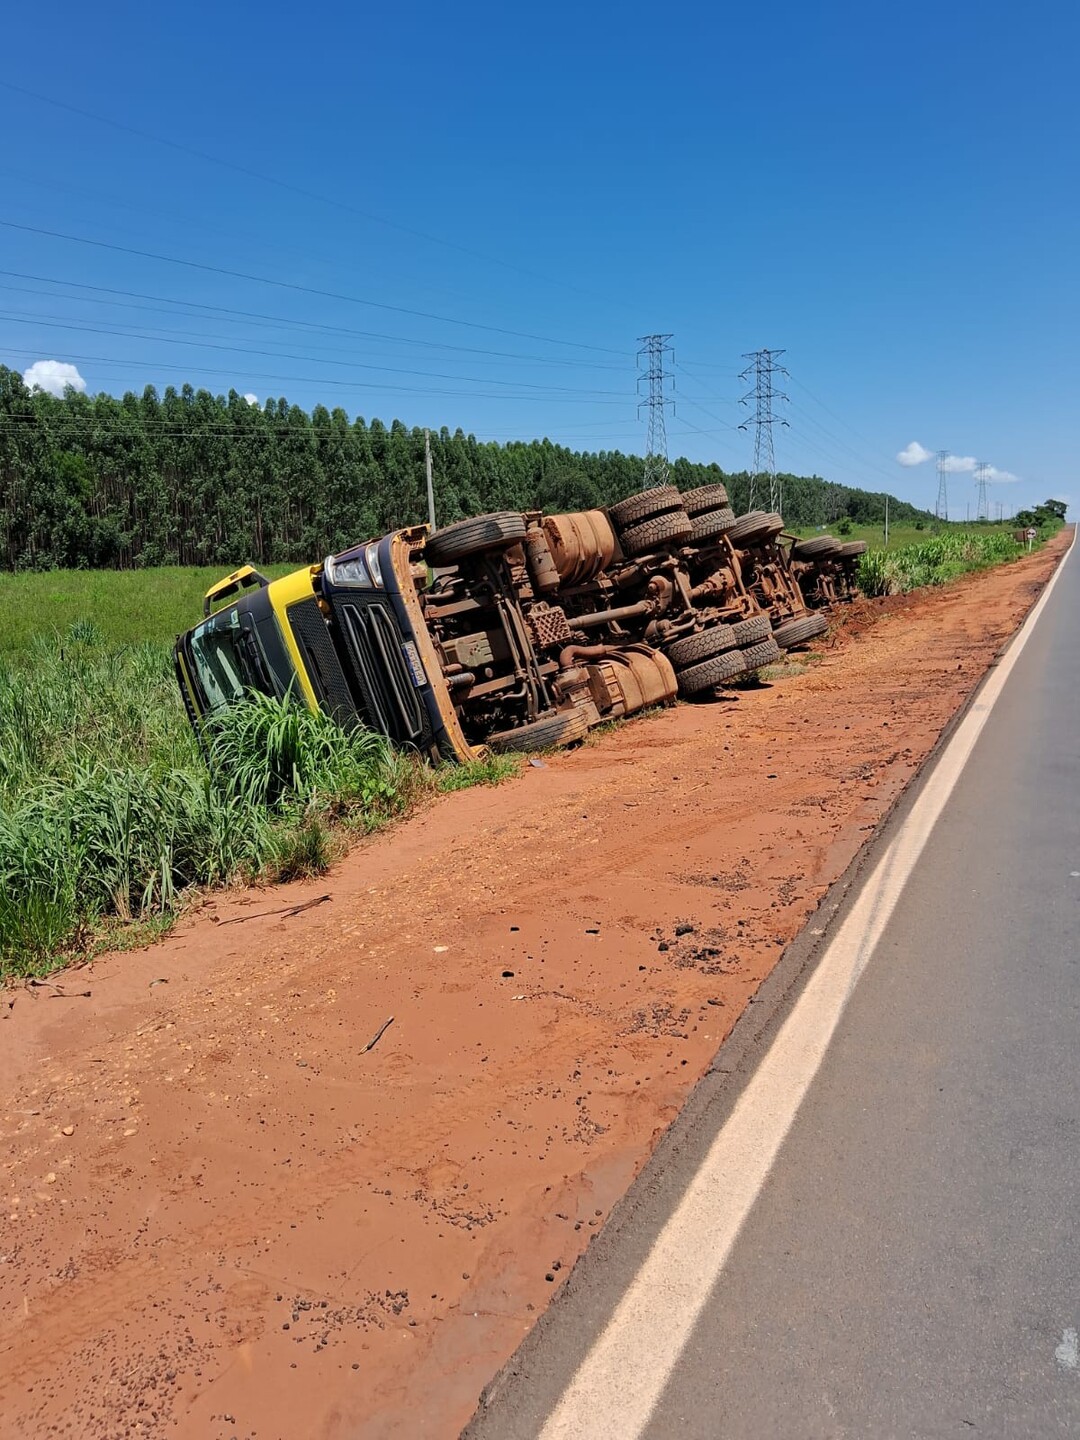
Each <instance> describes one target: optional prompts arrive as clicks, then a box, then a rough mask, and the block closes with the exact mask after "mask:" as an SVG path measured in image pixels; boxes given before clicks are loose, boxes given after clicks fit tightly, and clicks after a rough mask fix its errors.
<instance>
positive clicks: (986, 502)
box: [975, 460, 990, 520]
mask: <svg viewBox="0 0 1080 1440" xmlns="http://www.w3.org/2000/svg"><path fill="white" fill-rule="evenodd" d="M975 484H976V485H977V486H978V487H979V503H978V504H977V505H976V506H975V519H976V520H989V519H990V496H989V494H988V493H987V489H986V487H987V486H988V485H989V484H990V466H989V465H988V464H987V463H986V461H985V460H980V461H979V463H978V465H976V467H975Z"/></svg>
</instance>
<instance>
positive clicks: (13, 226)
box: [0, 219, 622, 355]
mask: <svg viewBox="0 0 1080 1440" xmlns="http://www.w3.org/2000/svg"><path fill="white" fill-rule="evenodd" d="M0 225H3V226H4V227H5V228H6V229H8V230H21V231H23V232H24V233H25V234H27V235H45V236H48V237H49V238H50V239H52V240H68V241H70V242H71V243H72V244H75V245H91V246H93V247H94V248H95V249H98V250H113V251H115V252H116V253H117V254H119V255H135V256H137V257H138V258H139V259H141V260H155V261H157V262H159V263H161V264H164V265H181V266H183V267H184V268H185V269H187V270H202V271H204V272H205V273H207V274H210V275H224V276H226V277H227V278H228V279H230V280H247V281H250V282H252V283H253V284H256V285H272V286H273V287H274V288H275V289H278V290H292V291H295V292H297V293H299V294H301V295H318V296H319V297H320V298H321V299H323V300H342V301H344V302H345V303H346V304H348V305H366V306H368V307H369V308H371V309H373V310H386V311H389V312H391V313H392V314H395V315H412V316H415V317H416V318H418V319H421V320H434V321H437V322H438V323H439V324H440V325H461V326H464V327H465V328H467V329H469V330H484V331H487V332H488V333H489V334H492V335H510V336H513V338H514V339H515V340H537V341H539V342H540V343H541V344H544V345H566V346H569V347H570V348H571V349H574V350H593V351H597V352H599V353H600V354H604V355H620V354H622V351H620V350H613V349H611V348H609V347H607V346H604V345H588V344H586V343H585V342H584V341H581V340H560V339H558V338H556V337H555V336H552V335H536V334H533V333H531V332H530V331H527V330H507V329H505V328H503V327H502V326H499V325H484V324H482V323H481V322H480V321H479V320H459V319H456V318H454V317H453V316H451V315H438V314H435V313H434V312H432V311H429V310H413V309H410V308H409V307H408V306H406V305H391V304H389V303H387V302H386V301H383V300H367V299H365V298H364V297H363V296H359V295H345V294H342V293H340V292H339V291H336V290H320V289H318V288H316V287H315V286H312V285H298V284H296V283H295V282H294V281H291V280H275V279H273V278H272V277H271V276H267V275H251V274H248V273H247V272H246V271H244V270H229V269H227V268H226V267H225V266H223V265H206V264H203V263H202V262H201V261H199V260H185V259H183V258H181V257H179V256H176V255H160V254H158V253H157V252H156V251H153V250H139V249H136V248H135V247H134V246H129V245H115V244H113V243H112V242H110V241H108V240H91V239H89V238H88V237H87V236H85V235H72V234H69V233H68V232H67V231H63V230H46V229H44V228H43V227H41V226H37V225H20V224H18V222H17V221H15V220H4V219H0Z"/></svg>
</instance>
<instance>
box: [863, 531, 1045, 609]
mask: <svg viewBox="0 0 1080 1440" xmlns="http://www.w3.org/2000/svg"><path fill="white" fill-rule="evenodd" d="M1057 528H1060V527H1057ZM1055 533H1056V529H1054V530H1050V529H1046V530H1045V531H1044V532H1043V533H1042V534H1041V535H1040V538H1039V539H1038V540H1037V541H1036V542H1035V544H1036V545H1041V544H1043V543H1044V542H1045V541H1046V540H1048V539H1049V538H1050V535H1051V534H1055ZM1025 553H1026V551H1025V549H1024V547H1023V546H1021V545H1019V544H1018V543H1017V542H1016V541H1015V540H1014V539H1013V536H1012V533H1011V531H1010V530H1008V529H1006V528H1005V527H1003V526H1002V527H997V526H979V528H978V529H972V530H960V529H955V530H954V529H949V530H947V531H944V532H942V533H941V534H938V535H935V536H933V537H931V538H930V539H923V540H921V541H919V542H918V543H917V544H914V545H902V546H898V547H897V548H896V549H893V548H892V547H891V546H890V548H889V549H888V550H869V551H867V553H866V554H865V555H864V556H863V557H862V560H861V561H860V562H859V589H860V590H862V591H863V593H864V594H866V595H897V594H903V593H904V592H906V591H908V590H918V589H920V588H921V587H922V586H925V585H943V584H944V583H945V582H946V581H947V580H952V579H955V577H956V576H958V575H964V574H966V573H967V572H969V571H971V570H985V569H987V568H988V567H989V566H991V565H1000V564H1003V563H1005V562H1008V561H1010V560H1017V559H1019V557H1020V556H1021V555H1023V554H1025Z"/></svg>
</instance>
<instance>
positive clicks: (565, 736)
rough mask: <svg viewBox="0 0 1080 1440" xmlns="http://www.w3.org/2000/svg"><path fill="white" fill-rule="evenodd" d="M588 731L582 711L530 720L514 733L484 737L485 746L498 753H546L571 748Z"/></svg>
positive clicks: (512, 731)
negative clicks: (558, 747)
mask: <svg viewBox="0 0 1080 1440" xmlns="http://www.w3.org/2000/svg"><path fill="white" fill-rule="evenodd" d="M588 730H589V722H588V720H587V719H586V718H585V715H584V714H583V712H582V711H580V710H560V711H559V712H557V713H556V714H555V715H544V716H543V717H542V718H541V719H539V720H530V721H529V723H528V724H527V725H519V726H518V727H517V728H516V729H515V730H497V731H496V732H495V734H494V735H489V736H488V737H487V744H488V745H490V746H491V748H492V750H498V751H500V752H506V751H518V752H519V753H524V752H526V751H529V750H547V749H548V748H549V747H550V746H552V745H571V744H573V742H574V741H575V740H583V739H584V738H585V736H586V735H587V734H588Z"/></svg>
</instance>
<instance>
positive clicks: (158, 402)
mask: <svg viewBox="0 0 1080 1440" xmlns="http://www.w3.org/2000/svg"><path fill="white" fill-rule="evenodd" d="M431 450H432V461H433V470H434V487H435V509H436V515H437V518H438V520H439V523H440V524H448V523H449V522H450V521H452V520H457V519H461V518H462V517H463V516H467V515H476V514H480V513H482V512H484V511H488V510H528V509H544V510H549V511H563V510H585V509H590V508H592V507H595V506H599V505H607V504H612V503H613V502H614V501H616V500H619V499H622V498H623V497H624V496H626V495H629V494H630V493H632V492H633V491H635V490H638V489H640V487H641V482H642V461H641V459H640V457H638V456H634V455H624V454H622V453H621V452H620V451H618V450H607V451H600V452H586V451H576V450H571V449H568V448H566V447H565V446H562V445H556V444H554V443H552V442H551V441H550V440H530V441H514V442H510V443H508V444H498V443H495V442H493V441H487V442H484V441H479V440H477V439H476V438H475V436H472V435H467V434H465V433H463V432H462V431H461V430H460V429H459V430H455V431H453V432H451V431H450V430H448V429H446V428H443V429H441V430H437V431H432V433H431ZM671 479H672V482H673V483H674V484H676V485H678V486H679V488H680V489H684V490H685V489H692V488H693V487H695V486H698V485H706V484H709V483H711V482H714V481H717V480H720V481H723V483H724V484H726V485H727V487H728V490H729V492H730V494H731V500H732V504H733V506H734V508H735V510H736V512H737V513H741V512H742V511H745V510H747V509H749V508H750V477H749V475H748V474H746V473H745V472H743V473H739V474H726V473H725V472H724V471H722V470H721V469H720V467H719V466H717V465H702V464H695V463H692V462H691V461H689V460H685V459H677V460H674V461H673V462H672V464H671ZM782 481H783V490H784V514H785V518H786V520H787V521H788V523H789V524H790V525H794V526H805V525H817V524H831V523H835V522H837V521H842V520H843V518H844V517H845V516H847V517H849V518H850V519H851V520H853V521H857V522H862V523H874V522H880V521H881V520H882V519H883V517H884V508H885V495H884V494H883V493H876V492H870V491H866V490H861V489H857V488H852V487H850V486H844V485H835V484H830V483H829V482H827V481H825V480H823V479H822V478H821V477H819V476H795V475H784V476H783V477H782ZM767 504H768V495H767V491H766V492H765V493H763V489H762V485H761V482H760V481H759V482H758V490H757V505H758V507H759V508H762V507H765V506H767ZM889 506H890V512H889V513H890V517H891V518H892V519H893V520H895V521H903V520H916V521H917V520H929V518H930V517H929V515H928V514H927V512H925V511H922V510H918V509H916V508H915V507H914V506H912V505H908V504H906V503H904V502H902V501H899V500H895V499H891V498H890V501H889ZM426 518H427V501H426V489H425V479H424V432H423V430H421V429H418V428H416V427H413V428H411V429H410V428H408V427H406V426H405V425H403V424H402V423H401V421H400V420H395V421H393V422H392V423H391V424H390V425H389V426H388V425H386V424H384V423H383V422H382V421H381V420H364V419H363V418H360V417H357V418H355V419H352V420H350V418H349V417H348V415H347V414H346V413H345V411H344V410H341V409H335V410H327V409H326V408H325V406H322V405H317V406H316V407H315V408H314V410H313V411H312V412H311V413H310V414H308V413H307V412H306V411H304V410H302V409H301V408H300V407H299V406H297V405H291V404H289V402H288V401H287V400H285V399H271V400H267V401H266V402H265V404H263V405H261V406H259V405H252V404H250V403H249V402H248V401H247V400H245V399H244V397H243V396H241V395H239V394H237V393H236V391H235V390H230V391H229V393H228V395H213V394H211V393H210V392H209V391H207V390H196V389H194V388H193V387H192V386H190V385H185V386H183V387H182V388H181V389H179V390H176V389H174V388H173V387H171V386H170V387H169V388H168V389H166V390H165V392H164V393H163V394H162V395H160V396H159V395H158V392H157V391H156V390H155V389H154V388H153V387H152V386H148V387H147V388H146V389H145V390H144V391H143V393H142V394H141V395H135V394H131V393H129V394H126V395H123V396H122V397H119V398H118V397H116V396H114V395H108V394H104V393H102V394H98V395H84V394H79V393H77V392H76V391H74V390H70V389H69V390H68V391H67V392H66V393H65V395H64V396H62V397H57V396H54V395H50V394H46V393H45V392H43V391H40V390H34V391H31V390H29V389H28V388H27V387H26V385H25V384H24V383H23V380H22V377H21V376H20V375H19V374H18V372H17V371H14V370H10V369H8V368H7V367H5V366H0V568H4V569H7V570H23V569H38V570H42V569H53V568H58V567H63V568H72V569H91V568H116V569H128V568H134V567H140V566H150V565H218V564H221V565H232V564H235V563H238V562H240V561H242V560H252V561H254V562H256V563H259V562H266V563H273V562H274V561H300V562H302V561H313V560H316V559H318V558H320V557H321V556H323V555H325V554H328V553H331V552H333V551H335V550H339V549H343V548H345V547H346V546H348V545H350V544H352V543H354V542H356V541H357V540H362V539H367V538H369V537H374V536H377V535H382V534H384V533H386V532H387V531H388V530H392V529H395V528H396V527H398V526H402V525H409V524H415V523H418V522H420V521H423V520H425V519H426Z"/></svg>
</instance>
